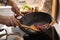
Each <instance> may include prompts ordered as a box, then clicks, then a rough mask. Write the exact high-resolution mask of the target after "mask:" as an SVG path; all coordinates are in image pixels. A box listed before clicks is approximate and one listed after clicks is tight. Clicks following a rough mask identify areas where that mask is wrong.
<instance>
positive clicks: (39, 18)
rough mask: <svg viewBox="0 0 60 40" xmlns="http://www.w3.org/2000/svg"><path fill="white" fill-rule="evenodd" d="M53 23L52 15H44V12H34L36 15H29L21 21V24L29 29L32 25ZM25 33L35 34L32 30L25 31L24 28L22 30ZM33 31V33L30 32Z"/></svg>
mask: <svg viewBox="0 0 60 40" xmlns="http://www.w3.org/2000/svg"><path fill="white" fill-rule="evenodd" d="M51 21H52V17H51V15H49V14H48V13H44V12H34V13H29V14H27V15H25V16H23V17H22V18H21V19H20V23H21V24H22V25H26V26H28V27H30V26H31V25H34V24H36V23H41V22H45V23H49V24H50V23H51ZM21 29H22V30H23V31H25V32H27V33H35V32H34V31H33V32H32V30H31V29H29V31H28V30H25V29H24V28H21ZM30 30H31V31H30Z"/></svg>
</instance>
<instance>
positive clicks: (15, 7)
mask: <svg viewBox="0 0 60 40" xmlns="http://www.w3.org/2000/svg"><path fill="white" fill-rule="evenodd" d="M7 4H8V5H10V6H12V9H11V10H12V11H13V12H14V13H15V14H17V15H18V16H22V15H23V14H21V13H20V9H19V7H18V6H17V4H16V3H15V2H14V1H12V0H9V1H8V3H7Z"/></svg>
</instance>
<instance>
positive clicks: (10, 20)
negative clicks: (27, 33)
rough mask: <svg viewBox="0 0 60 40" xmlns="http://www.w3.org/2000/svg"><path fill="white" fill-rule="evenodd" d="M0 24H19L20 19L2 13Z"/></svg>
mask: <svg viewBox="0 0 60 40" xmlns="http://www.w3.org/2000/svg"><path fill="white" fill-rule="evenodd" d="M0 24H5V25H7V26H19V25H20V23H19V21H18V20H17V19H16V18H14V17H11V16H2V15H0Z"/></svg>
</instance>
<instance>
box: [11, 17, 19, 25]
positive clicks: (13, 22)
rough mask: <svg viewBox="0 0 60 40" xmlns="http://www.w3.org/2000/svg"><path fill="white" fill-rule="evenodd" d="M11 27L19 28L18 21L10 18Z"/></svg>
mask: <svg viewBox="0 0 60 40" xmlns="http://www.w3.org/2000/svg"><path fill="white" fill-rule="evenodd" d="M11 25H12V26H19V25H20V23H19V21H18V20H17V19H16V18H14V17H11Z"/></svg>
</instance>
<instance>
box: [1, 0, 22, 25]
mask: <svg viewBox="0 0 60 40" xmlns="http://www.w3.org/2000/svg"><path fill="white" fill-rule="evenodd" d="M6 1H7V2H6V5H9V6H12V8H11V10H12V11H13V12H14V14H16V15H17V16H20V15H21V14H20V9H19V8H18V7H17V5H16V3H15V2H14V1H13V0H6ZM2 2H3V1H2ZM0 24H4V25H7V26H18V25H19V24H20V23H19V21H18V20H17V19H16V18H15V17H12V16H3V15H0Z"/></svg>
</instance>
